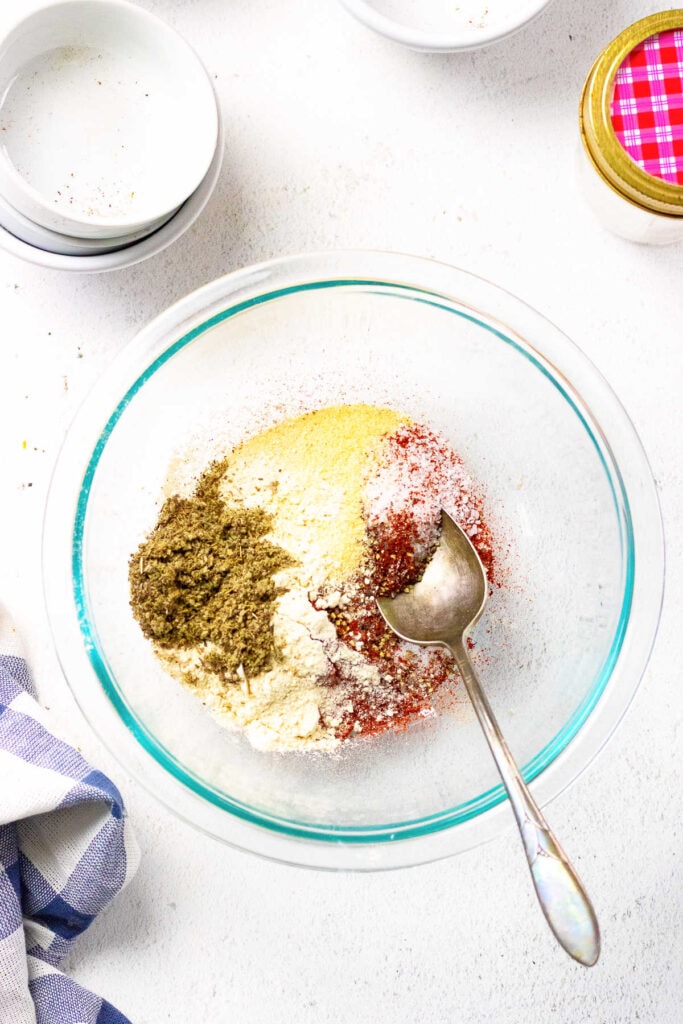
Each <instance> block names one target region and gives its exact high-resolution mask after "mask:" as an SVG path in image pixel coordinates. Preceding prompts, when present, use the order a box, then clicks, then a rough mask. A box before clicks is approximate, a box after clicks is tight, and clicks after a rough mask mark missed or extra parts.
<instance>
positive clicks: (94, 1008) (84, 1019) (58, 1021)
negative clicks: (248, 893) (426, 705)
mask: <svg viewBox="0 0 683 1024" xmlns="http://www.w3.org/2000/svg"><path fill="white" fill-rule="evenodd" d="M137 862H138V851H137V846H136V844H135V840H134V838H133V835H132V833H131V831H130V827H129V825H128V823H127V818H126V814H125V811H124V807H123V802H122V800H121V795H120V793H119V791H118V790H117V788H116V786H115V785H114V784H113V783H112V782H111V781H110V780H109V779H108V778H107V777H106V776H105V775H103V774H102V772H98V771H96V770H94V769H93V768H91V766H90V765H89V764H88V763H87V762H86V761H85V760H84V759H83V758H82V757H81V755H80V754H79V753H78V752H77V751H76V750H74V748H73V747H71V746H69V744H68V743H65V742H64V741H63V740H61V739H59V738H58V737H57V736H56V735H55V733H54V732H53V731H52V726H51V722H50V716H49V713H48V712H46V711H45V710H44V709H43V708H41V707H40V705H39V704H38V703H37V702H36V700H35V697H34V691H33V684H32V681H31V676H30V673H29V670H28V667H27V664H26V661H25V660H24V658H23V657H22V655H21V651H20V648H19V645H18V643H17V640H16V634H15V632H14V629H13V627H12V625H11V623H10V621H9V620H8V618H7V616H6V614H5V613H4V612H3V610H2V609H1V608H0V1024H130V1022H129V1021H128V1019H127V1018H126V1017H124V1016H123V1015H122V1014H121V1013H119V1011H118V1010H116V1009H115V1008H114V1007H113V1006H112V1005H111V1004H110V1003H108V1002H106V1001H105V1000H103V999H100V998H99V997H98V996H96V995H93V993H92V992H88V991H87V990H86V989H84V988H82V987H81V986H80V985H77V984H76V983H75V982H74V981H72V980H71V979H70V978H67V977H66V976H65V975H64V974H62V973H61V971H60V970H59V964H60V963H61V961H62V960H63V959H64V956H65V955H66V953H67V952H68V950H69V948H70V946H71V943H72V942H73V940H74V939H75V938H76V937H77V936H78V935H80V934H81V932H83V931H85V929H86V928H87V927H88V925H89V924H90V922H91V921H92V920H93V919H94V918H95V917H96V916H97V914H98V913H99V912H100V910H102V909H103V908H104V907H106V906H107V904H108V903H109V901H110V900H111V899H112V897H113V896H115V895H116V893H117V892H118V891H119V890H120V889H121V888H122V887H123V886H124V885H125V884H126V882H127V881H128V879H129V878H130V877H131V876H132V874H133V873H134V871H135V869H136V867H137Z"/></svg>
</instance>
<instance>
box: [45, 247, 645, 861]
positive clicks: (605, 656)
mask: <svg viewBox="0 0 683 1024" xmlns="http://www.w3.org/2000/svg"><path fill="white" fill-rule="evenodd" d="M341 402H349V403H350V402H367V403H373V404H381V405H390V406H392V407H395V408H397V409H400V410H404V411H405V412H407V413H409V414H410V415H411V416H413V417H414V418H415V419H418V420H424V421H427V422H428V423H429V424H430V425H432V426H433V427H435V428H436V429H438V430H439V431H441V432H443V434H445V435H446V437H447V438H448V439H449V440H450V442H451V443H452V445H453V447H454V448H455V449H456V450H457V451H458V452H459V453H460V454H461V455H462V457H463V459H464V461H465V463H466V465H467V467H468V469H469V471H470V474H471V475H472V476H473V477H474V478H475V480H476V481H478V482H479V483H480V484H481V485H482V487H483V488H484V491H485V494H486V503H487V508H488V516H489V522H490V525H491V527H492V529H493V532H494V537H495V544H496V546H497V549H498V556H499V563H500V564H501V566H502V568H503V579H504V584H503V586H501V587H497V588H494V593H493V595H492V597H491V599H490V601H489V604H488V606H487V611H486V613H485V615H484V617H483V619H482V620H481V622H480V624H479V626H478V627H477V631H476V635H475V642H476V648H475V657H476V658H477V660H478V663H479V669H480V673H481V677H482V681H483V684H484V686H485V689H486V691H487V693H488V695H489V697H490V700H491V703H492V704H493V707H494V709H495V712H496V715H497V716H498V719H499V721H500V725H501V727H502V729H503V732H504V734H505V736H506V737H507V739H508V742H509V744H510V746H511V748H512V751H513V752H514V754H515V756H516V758H517V760H518V762H519V763H520V765H522V766H523V771H524V775H525V778H526V779H527V780H532V779H533V780H535V782H534V786H533V788H534V791H535V794H536V796H537V798H538V799H539V800H540V801H541V802H547V801H548V800H550V799H551V798H552V797H554V796H555V795H556V794H557V793H559V792H560V791H561V790H562V789H563V788H564V787H565V786H566V785H567V784H568V783H569V782H570V781H571V780H572V779H574V778H575V777H576V775H577V774H578V773H579V772H580V771H581V770H582V769H583V768H585V766H586V765H587V764H588V762H589V761H590V760H591V759H592V757H593V756H594V755H595V754H596V752H597V751H598V750H599V748H600V747H601V746H602V745H603V743H604V742H605V740H606V739H607V737H608V736H609V735H610V733H611V732H612V730H613V729H614V727H615V726H616V724H617V723H618V721H619V719H620V717H621V715H622V714H623V712H624V710H625V709H626V707H627V705H628V703H629V701H630V700H631V698H632V696H633V694H634V691H635V689H636V687H637V685H638V682H639V679H640V677H641V674H642V672H643V670H644V667H645V664H646V661H647V658H648V655H649V651H650V648H651V645H652V642H653V639H654V635H655V632H656V627H657V623H658V619H659V610H660V603H661V595H662V582H663V543H662V532H661V521H660V515H659V508H658V503H657V497H656V493H655V487H654V484H653V480H652V476H651V473H650V470H649V467H648V464H647V460H646V457H645V455H644V453H643V450H642V448H641V445H640V443H639V440H638V438H637V436H636V434H635V432H634V429H633V427H632V425H631V423H630V421H629V420H628V418H627V416H626V414H625V413H624V411H623V409H622V408H621V406H620V405H619V403H618V401H617V399H616V398H615V397H614V395H613V394H612V392H611V391H610V389H609V387H608V386H607V384H606V383H605V382H604V381H603V380H602V378H601V377H600V376H599V374H598V373H597V372H596V370H595V368H594V367H593V366H592V365H591V364H590V363H589V362H588V361H587V360H586V358H585V357H584V356H583V355H582V354H581V353H580V352H579V351H578V349H576V348H575V347H574V346H573V345H572V344H571V343H570V342H569V341H568V340H567V338H565V337H564V335H562V334H561V333H560V331H558V330H557V328H555V327H553V326H552V325H551V324H550V323H549V322H548V321H547V320H545V319H544V318H543V317H542V316H540V315H539V314H538V313H536V312H534V311H533V310H531V309H530V308H529V307H528V306H526V305H524V303H522V302H520V301H519V300H518V299H516V298H514V297H513V296H511V295H509V294H507V293H505V292H503V291H501V290H500V289H498V288H496V287H494V286H493V285H491V284H488V283H487V282H485V281H483V280H481V279H479V278H476V277H473V276H471V275H469V274H467V273H464V272H462V271H460V270H455V269H453V268H451V267H448V266H444V265H441V264H438V263H434V262H430V261H427V260H422V259H417V258H414V257H408V256H401V255H397V254H386V253H375V252H342V253H324V254H318V255H312V256H299V257H293V258H286V259H281V260H274V261H272V262H269V263H264V264H261V265H259V266H256V267H252V268H249V269H247V270H242V271H239V272H237V273H234V274H229V275H228V276H227V277H224V278H221V279H220V280H218V281H214V282H213V283H211V284H209V285H207V286H205V287H204V288H201V289H199V291H197V292H194V293H193V294H192V295H189V296H188V297H187V298H185V299H183V300H182V301H181V302H179V303H177V304H176V305H175V306H172V307H171V308H170V309H168V310H167V311H166V312H164V313H162V315H161V316H159V317H158V318H157V319H156V320H154V321H153V322H152V323H151V324H150V325H149V326H147V327H146V328H145V329H144V330H142V331H141V332H140V334H139V335H138V336H137V337H136V338H135V339H134V340H133V341H132V342H131V343H130V344H129V345H128V347H127V348H126V349H125V350H124V351H123V353H122V354H121V356H120V357H119V358H118V359H117V361H116V362H115V363H114V365H113V366H112V367H111V368H110V369H109V370H108V371H107V372H106V374H105V375H104V377H103V378H102V380H101V381H100V382H99V384H98V385H97V386H96V387H95V389H94V390H93V392H92V394H91V395H90V397H89V398H88V400H87V401H86V403H85V405H84V406H83V408H82V409H81V411H80V412H79V414H78V417H77V419H76V421H75V423H74V424H73V427H72V429H71V430H70V432H69V434H68V436H67V439H66V441H65V444H64V447H63V450H62V452H61V455H60V458H59V460H58V463H57V467H56V470H55V474H54V478H53V483H52V486H51V491H50V496H49V500H48V508H47V514H46V521H45V538H44V570H45V572H44V576H45V588H46V599H47V606H48V613H49V617H50V620H51V625H52V629H53V634H54V639H55V643H56V646H57V651H58V654H59V658H60V660H61V663H62V666H63V668H64V671H65V674H66V677H67V679H68V681H69V684H70V686H71V688H72V689H73V692H74V695H75V697H76V699H77V701H78V702H79V704H80V706H81V708H82V709H83V711H84V713H85V715H86V717H87V719H88V720H89V722H90V723H91V724H92V726H93V728H94V729H95V730H96V731H97V732H98V733H99V735H100V737H101V738H102V739H103V740H104V742H105V743H106V744H107V745H108V746H109V747H110V749H111V750H112V751H113V752H114V754H115V755H116V756H117V757H118V758H119V759H120V761H121V762H122V764H123V765H124V766H125V767H126V768H127V769H128V770H129V771H130V772H132V773H133V774H134V775H135V776H136V777H137V779H139V781H140V782H141V783H142V784H143V785H145V786H146V787H147V788H148V789H149V790H150V791H151V792H152V793H154V794H155V795H156V796H157V797H158V798H159V799H160V800H161V801H163V803H165V804H166V805H167V806H168V807H170V808H172V809H173V810H174V811H175V812H177V813H178V814H179V815H181V816H182V817H183V818H185V819H186V820H187V821H188V822H190V823H191V824H192V825H194V826H196V827H198V828H201V829H203V830H205V831H206V832H209V833H210V834H212V835H214V836H216V837H218V838H220V839H222V840H224V841H226V842H229V843H232V844H234V845H236V846H238V847H241V848H243V849H246V850H251V851H254V852H257V853H260V854H263V855H266V856H270V857H274V858H277V859H279V860H283V861H288V862H291V863H296V864H304V865H310V866H316V867H329V868H358V869H370V868H385V867H395V866H403V865H407V864H413V863H418V862H421V861H427V860H431V859H434V858H437V857H440V856H445V855H447V854H451V853H454V852H457V851H459V850H462V849H465V848H467V847H470V846H472V845H475V844H477V843H479V842H482V841H483V840H485V839H488V838H491V837H493V836H495V835H496V834H497V833H498V832H499V831H501V830H502V829H503V828H504V827H505V826H506V824H507V823H508V822H509V820H510V819H509V811H508V809H507V808H506V807H505V802H504V801H505V797H504V793H503V790H502V787H501V785H500V784H499V781H498V777H497V774H496V769H495V767H494V764H493V761H492V758H491V756H490V754H489V752H488V749H487V747H486V744H485V742H484V740H483V738H482V736H481V734H480V730H479V727H478V725H477V723H476V720H475V718H474V714H473V713H472V712H471V710H470V709H469V707H468V706H467V704H466V702H465V700H464V699H463V701H462V702H461V703H456V705H455V707H453V706H452V707H450V708H445V709H444V710H443V711H442V713H441V714H439V715H437V716H435V717H432V718H430V719H426V720H422V721H420V722H418V723H415V725H414V726H413V727H411V728H409V729H408V730H407V731H405V732H403V733H397V734H385V735H383V736H380V737H375V738H372V739H359V740H355V741H353V742H350V743H348V744H347V745H345V746H343V747H342V748H341V750H340V751H339V752H338V753H334V754H329V753H320V752H303V753H302V752H297V753H272V752H263V751H258V750H255V749H253V748H252V747H251V746H250V745H249V744H248V743H247V742H246V741H245V740H244V738H243V737H242V736H241V735H240V734H238V733H236V732H230V731H227V730H225V729H222V728H221V727H219V726H218V725H217V724H216V723H215V721H214V720H213V719H212V718H211V717H210V715H209V714H208V712H206V711H205V709H204V708H203V707H202V706H201V705H200V703H199V702H198V701H197V700H196V699H195V698H194V697H193V696H192V694H191V693H189V692H188V691H187V690H185V689H184V688H183V687H181V686H180V685H179V684H177V683H176V682H175V681H174V680H173V679H171V678H170V677H169V676H167V675H166V674H165V673H164V672H163V671H162V669H161V667H160V666H159V664H158V663H157V661H156V659H155V657H154V656H153V654H152V652H151V650H150V648H149V645H148V643H147V641H145V640H144V638H143V636H142V634H141V632H140V630H139V628H138V626H137V624H136V622H135V621H134V619H133V616H132V613H131V610H130V607H129V600H128V583H127V565H128V559H129V556H130V554H131V553H132V552H133V551H135V550H136V548H137V546H138V543H139V541H140V540H141V539H142V537H143V536H144V535H145V534H146V533H147V532H148V531H149V530H150V529H151V528H152V526H153V525H154V522H155V520H156V516H157V513H158V510H159V507H160V503H161V501H162V498H163V488H164V483H165V480H166V478H167V474H168V472H169V467H171V466H172V465H174V466H175V467H176V473H177V472H178V467H180V474H181V476H182V467H183V466H187V465H189V466H190V467H191V466H195V467H196V466H203V465H205V464H206V463H208V461H210V459H211V458H212V457H214V456H217V455H218V454H220V453H221V452H223V451H224V450H225V449H226V447H230V446H231V445H233V444H235V443H236V442H238V441H239V440H241V439H242V438H243V437H244V436H245V435H246V434H248V433H249V432H251V431H253V430H254V429H256V427H257V425H258V427H260V428H262V427H263V426H264V425H268V424H270V423H273V422H276V421H278V420H280V419H282V418H285V417H286V416H289V415H293V414H296V413H300V412H302V411H306V410H309V409H314V408H319V407H322V406H325V405H330V404H337V403H341ZM615 785H617V781H616V779H615Z"/></svg>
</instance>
